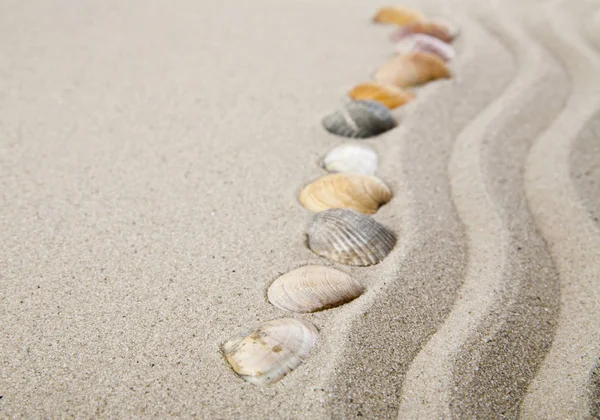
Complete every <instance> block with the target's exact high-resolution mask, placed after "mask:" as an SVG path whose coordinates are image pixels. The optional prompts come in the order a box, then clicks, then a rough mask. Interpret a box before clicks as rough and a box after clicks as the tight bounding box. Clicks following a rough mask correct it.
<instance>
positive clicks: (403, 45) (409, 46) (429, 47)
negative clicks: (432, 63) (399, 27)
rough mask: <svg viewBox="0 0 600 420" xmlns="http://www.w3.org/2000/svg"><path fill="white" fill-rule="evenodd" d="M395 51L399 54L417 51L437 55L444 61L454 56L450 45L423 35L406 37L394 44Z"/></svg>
mask: <svg viewBox="0 0 600 420" xmlns="http://www.w3.org/2000/svg"><path fill="white" fill-rule="evenodd" d="M396 51H398V52H399V53H400V54H408V53H410V52H417V51H421V52H428V53H432V54H435V55H437V56H438V57H439V58H441V59H442V60H444V61H450V60H452V59H453V58H454V54H455V53H454V48H452V45H450V44H447V43H445V42H444V41H442V40H439V39H437V38H434V37H432V36H429V35H424V34H410V35H406V36H405V37H403V38H402V39H400V41H398V42H397V43H396Z"/></svg>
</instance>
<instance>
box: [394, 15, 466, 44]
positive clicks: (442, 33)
mask: <svg viewBox="0 0 600 420" xmlns="http://www.w3.org/2000/svg"><path fill="white" fill-rule="evenodd" d="M454 31H456V29H454V28H450V27H449V26H446V25H445V24H444V23H442V21H440V20H438V21H433V20H431V21H427V22H413V23H409V24H408V25H404V26H402V27H401V28H398V29H397V30H396V32H394V33H393V34H392V36H391V39H392V41H394V42H396V41H399V40H400V39H402V38H403V37H404V36H406V35H409V34H425V35H429V36H433V37H435V38H438V39H440V40H442V41H444V42H447V43H450V42H452V41H453V40H454V36H455V35H456V32H454Z"/></svg>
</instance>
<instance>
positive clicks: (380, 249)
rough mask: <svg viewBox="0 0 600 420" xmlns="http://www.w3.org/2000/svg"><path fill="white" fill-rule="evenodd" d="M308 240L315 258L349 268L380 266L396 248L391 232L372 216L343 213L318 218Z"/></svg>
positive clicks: (334, 211)
mask: <svg viewBox="0 0 600 420" xmlns="http://www.w3.org/2000/svg"><path fill="white" fill-rule="evenodd" d="M307 236H308V247H309V248H310V249H311V250H312V251H313V252H314V253H315V254H318V255H321V256H322V257H325V258H328V259H330V260H332V261H336V262H339V263H342V264H347V265H359V266H368V265H373V264H377V263H379V262H381V261H382V260H383V259H384V258H385V257H386V256H387V255H388V254H389V253H390V251H391V250H392V249H393V248H394V246H395V245H396V235H394V233H393V232H392V231H391V230H389V229H388V228H386V227H385V226H383V225H382V224H380V223H377V222H376V221H375V220H374V219H373V218H371V217H369V216H365V215H364V214H360V213H358V212H355V211H352V210H343V209H332V210H327V211H323V212H321V213H317V214H315V215H314V216H313V218H312V220H311V222H310V224H309V225H308V232H307Z"/></svg>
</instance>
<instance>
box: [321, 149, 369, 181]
mask: <svg viewBox="0 0 600 420" xmlns="http://www.w3.org/2000/svg"><path fill="white" fill-rule="evenodd" d="M377 164H378V159H377V153H375V150H373V149H371V148H370V147H369V146H366V145H364V144H356V143H347V144H342V145H341V146H338V147H335V148H333V149H331V150H330V151H329V152H328V153H327V155H325V158H324V159H323V166H324V167H325V169H327V171H329V172H354V173H358V174H363V175H374V174H375V172H376V171H377Z"/></svg>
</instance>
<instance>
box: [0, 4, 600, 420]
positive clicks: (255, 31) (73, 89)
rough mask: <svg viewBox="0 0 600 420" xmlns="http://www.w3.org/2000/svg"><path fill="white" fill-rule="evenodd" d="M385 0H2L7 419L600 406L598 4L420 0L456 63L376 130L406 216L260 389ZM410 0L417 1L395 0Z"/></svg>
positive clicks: (466, 412) (492, 414) (381, 31)
mask: <svg viewBox="0 0 600 420" xmlns="http://www.w3.org/2000/svg"><path fill="white" fill-rule="evenodd" d="M383 4H386V3H385V2H383V1H375V2H365V1H359V0H347V1H341V0H327V1H317V0H293V1H281V0H257V1H252V2H246V1H237V2H222V1H216V0H203V1H191V0H183V1H179V2H175V3H174V2H167V1H162V0H145V1H141V0H138V1H130V2H123V1H116V0H108V1H105V0H103V1H100V0H84V1H78V2H72V1H66V0H46V1H45V2H38V4H36V5H34V4H32V3H31V2H23V1H18V0H0V238H1V240H2V242H1V246H0V396H1V398H0V417H3V418H5V417H25V418H42V417H45V418H59V417H70V416H74V417H75V416H76V417H82V418H85V417H106V418H129V417H160V418H164V417H166V416H182V417H194V416H196V417H200V418H262V419H264V418H315V419H321V418H322V419H326V418H336V419H342V418H354V417H359V416H362V417H366V418H382V419H384V418H385V419H389V418H392V419H395V418H402V419H404V418H410V419H413V418H414V419H425V418H431V419H433V418H447V419H449V418H516V417H521V418H526V419H564V418H569V419H584V418H590V417H591V416H593V415H596V416H600V373H599V372H600V223H599V218H600V5H599V4H598V3H597V2H594V1H592V0H563V1H560V0H559V1H541V0H502V1H500V0H497V1H489V2H480V1H478V0H453V1H444V0H427V1H416V0H414V1H413V3H412V5H413V6H417V5H418V7H419V8H420V9H421V10H423V11H424V12H426V13H429V14H437V15H441V16H446V17H450V18H452V19H453V20H454V21H455V22H457V23H458V25H459V26H460V28H461V36H460V38H459V39H458V40H457V41H456V43H455V44H456V48H457V52H458V55H457V58H456V59H455V60H454V61H453V63H452V70H453V72H454V74H455V77H454V78H453V79H452V80H447V81H441V82H435V83H431V84H429V85H427V86H425V87H423V88H420V89H419V90H418V91H417V100H415V101H414V102H412V103H411V104H409V105H407V106H405V107H402V108H400V109H399V110H397V111H396V112H395V114H396V115H397V116H398V117H399V119H400V121H401V124H400V126H399V127H398V128H396V129H395V130H392V131H390V132H388V133H386V134H384V135H382V136H380V137H377V138H375V139H371V140H366V141H365V142H366V143H367V144H369V145H370V146H372V147H373V148H374V149H375V150H377V152H378V154H379V157H380V167H379V170H378V176H380V177H381V178H382V179H383V180H384V181H385V182H386V183H387V184H388V185H389V186H390V187H391V189H392V190H393V193H394V198H393V200H392V201H391V202H390V203H388V204H387V205H385V206H384V207H382V208H381V209H380V210H379V211H378V213H377V214H376V215H375V216H374V217H375V219H376V220H378V221H380V222H381V223H383V224H385V225H387V226H389V227H390V228H392V229H393V230H394V231H395V232H396V233H397V234H398V237H399V242H398V244H397V246H396V248H395V249H394V250H393V252H392V253H391V254H390V255H389V256H388V257H387V258H386V259H385V260H384V261H383V262H382V263H380V264H378V265H376V266H373V267H369V268H349V267H343V266H338V268H341V269H343V270H344V271H346V272H348V273H351V274H352V275H353V276H354V277H356V278H357V279H358V280H360V281H361V282H362V283H363V284H364V285H365V286H366V288H367V292H366V293H365V294H364V295H363V296H361V297H360V298H359V299H356V300H355V301H353V302H351V303H349V304H347V305H344V306H342V307H339V308H335V309H331V310H327V311H323V312H319V313H315V314H309V315H302V316H300V315H298V317H301V318H303V319H307V320H309V321H310V322H312V323H313V324H315V325H316V326H317V328H318V329H319V331H320V337H319V341H318V344H317V346H316V347H315V348H314V349H313V351H312V352H311V355H310V357H309V358H308V360H307V361H306V362H305V363H304V364H302V365H301V366H300V367H299V368H297V369H296V370H295V371H293V372H292V373H291V374H289V375H288V376H286V377H285V378H284V379H283V380H282V381H280V382H278V383H276V384H274V385H272V386H269V387H265V388H259V387H256V386H254V385H252V384H249V383H246V382H244V381H243V380H241V379H240V378H239V377H237V376H236V375H235V374H234V373H233V372H232V371H231V369H230V368H229V366H228V364H227V363H226V362H225V360H224V359H223V357H222V354H221V351H220V345H221V344H222V343H223V342H224V341H225V340H227V339H228V338H229V337H230V336H232V335H233V334H235V333H237V332H238V331H239V330H242V329H245V328H250V327H253V326H255V325H257V324H258V323H260V322H262V321H266V320H270V319H274V318H279V317H283V316H289V314H288V313H286V312H284V311H281V310H278V309H276V308H275V307H273V306H272V305H271V304H270V303H269V302H268V301H267V299H266V293H265V291H266V288H267V287H268V285H269V284H270V283H271V282H272V281H273V280H274V279H275V278H277V277H278V276H279V275H281V274H283V273H285V272H287V271H289V270H291V269H293V268H296V267H300V266H302V265H306V264H309V263H316V264H326V265H331V263H328V262H327V261H325V260H324V259H322V258H320V257H318V256H317V255H315V254H313V253H312V252H311V251H310V250H308V249H307V248H306V246H305V236H304V233H305V228H306V224H307V222H308V220H309V218H310V213H309V212H308V211H306V210H305V209H303V208H302V207H301V206H300V205H299V204H298V202H297V199H296V197H297V193H298V191H299V190H300V188H301V187H302V186H303V185H304V184H306V183H307V182H309V181H310V180H312V179H315V178H317V177H319V176H320V175H322V174H323V173H324V171H323V170H322V169H321V168H320V166H319V161H320V159H321V158H322V156H323V155H324V154H325V153H326V152H327V151H328V150H329V149H330V148H332V147H333V146H336V145H339V144H341V143H342V142H343V140H342V139H341V138H337V137H334V136H332V135H330V134H328V133H326V132H325V131H324V130H323V129H322V128H321V126H320V119H321V118H322V116H323V115H325V114H327V113H329V112H330V111H332V110H334V109H336V108H337V107H339V105H340V104H341V102H342V100H343V97H344V92H345V91H346V90H347V89H348V88H350V87H351V86H352V85H353V84H355V83H357V82H361V81H366V80H368V78H369V75H370V74H371V73H372V72H373V70H374V69H375V68H376V67H377V65H379V64H380V63H383V62H384V61H385V60H386V59H387V58H388V57H389V56H390V54H392V53H393V48H392V45H391V44H390V43H389V41H388V39H387V37H388V34H389V33H390V31H391V29H390V28H389V27H382V26H375V25H372V24H371V23H370V22H369V20H370V17H371V16H372V14H373V13H374V11H375V10H376V9H377V8H378V7H379V6H381V5H383ZM405 4H406V5H410V3H405Z"/></svg>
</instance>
